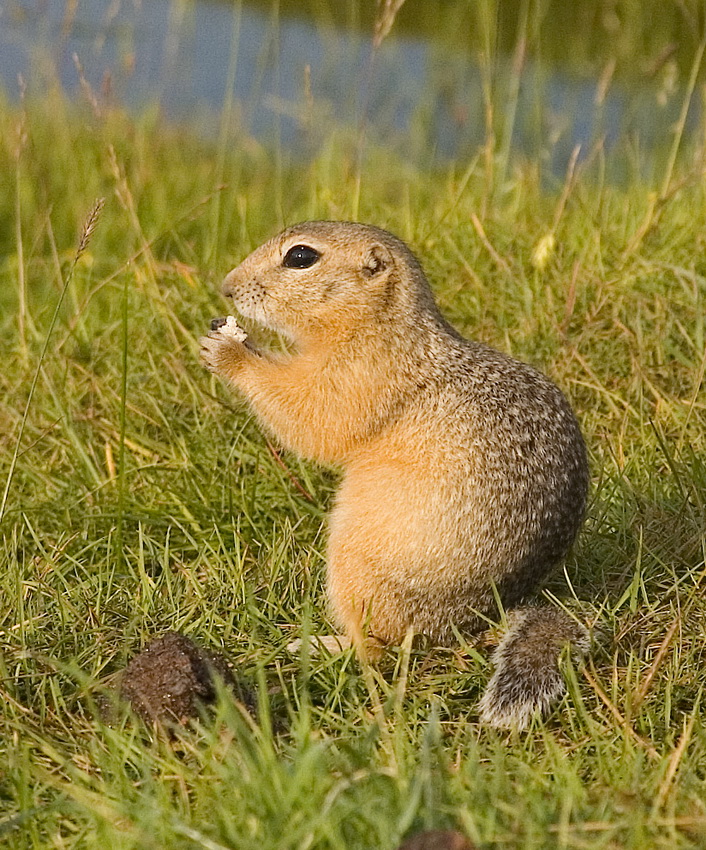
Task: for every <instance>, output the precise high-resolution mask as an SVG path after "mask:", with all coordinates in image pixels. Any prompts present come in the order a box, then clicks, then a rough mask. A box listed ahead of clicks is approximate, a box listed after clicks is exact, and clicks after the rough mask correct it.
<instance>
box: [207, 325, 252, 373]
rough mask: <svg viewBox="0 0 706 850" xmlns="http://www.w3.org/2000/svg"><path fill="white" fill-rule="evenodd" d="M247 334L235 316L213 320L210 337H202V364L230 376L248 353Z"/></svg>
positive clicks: (213, 370) (210, 369)
mask: <svg viewBox="0 0 706 850" xmlns="http://www.w3.org/2000/svg"><path fill="white" fill-rule="evenodd" d="M247 338H248V337H247V334H246V333H245V331H244V330H243V329H242V328H241V327H240V326H239V325H238V323H237V322H236V320H235V319H234V318H233V316H228V317H227V318H225V319H213V321H212V322H211V330H210V332H209V334H208V336H202V337H201V339H200V340H199V344H200V345H201V362H202V363H203V365H204V366H205V367H206V368H207V369H208V370H209V371H211V372H216V373H220V374H226V375H227V374H228V373H229V372H231V371H232V370H233V367H234V366H235V365H237V364H238V363H239V362H240V361H241V360H243V359H244V358H245V356H246V355H247V352H248V347H247V345H246V342H245V341H246V340H247Z"/></svg>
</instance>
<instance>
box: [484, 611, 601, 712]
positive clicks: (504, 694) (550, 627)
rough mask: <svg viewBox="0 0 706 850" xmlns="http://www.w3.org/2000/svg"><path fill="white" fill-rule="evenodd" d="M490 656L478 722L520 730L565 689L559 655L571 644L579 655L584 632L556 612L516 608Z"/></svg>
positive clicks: (583, 646)
mask: <svg viewBox="0 0 706 850" xmlns="http://www.w3.org/2000/svg"><path fill="white" fill-rule="evenodd" d="M510 616H511V619H510V627H509V629H508V631H507V633H506V634H505V636H504V637H503V639H502V640H501V641H500V644H499V646H498V648H497V649H496V650H495V653H494V655H493V661H494V663H495V672H494V673H493V676H492V678H491V680H490V682H489V683H488V687H487V688H486V691H485V693H484V694H483V697H482V698H481V701H480V704H479V709H480V719H481V722H482V723H486V724H488V725H490V726H498V727H501V728H504V729H524V727H525V726H527V724H528V723H529V722H530V720H531V719H532V717H533V716H534V714H535V713H537V712H540V713H544V712H546V711H547V710H548V709H549V708H550V707H551V706H552V705H553V704H554V703H555V702H556V701H557V700H559V699H560V698H561V697H562V696H563V694H564V691H565V688H566V686H565V684H564V677H563V676H562V674H561V670H560V669H559V661H560V658H561V651H562V649H563V647H564V646H566V645H567V644H569V645H570V646H571V649H572V652H575V653H577V654H583V653H584V652H586V651H587V650H588V647H589V636H588V631H587V630H586V629H585V628H584V627H583V626H581V625H579V624H578V623H577V622H575V621H574V620H572V619H571V618H570V617H569V616H568V615H567V614H565V613H564V612H563V611H561V610H559V609H558V608H548V607H541V608H540V607H536V608H519V609H517V610H516V611H513V612H511V615H510Z"/></svg>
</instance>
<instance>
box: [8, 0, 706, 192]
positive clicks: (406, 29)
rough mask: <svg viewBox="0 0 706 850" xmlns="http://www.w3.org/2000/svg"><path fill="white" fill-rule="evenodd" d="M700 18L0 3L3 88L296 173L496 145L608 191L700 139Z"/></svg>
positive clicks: (635, 9)
mask: <svg viewBox="0 0 706 850" xmlns="http://www.w3.org/2000/svg"><path fill="white" fill-rule="evenodd" d="M704 8H705V7H704V4H703V2H701V0H698V2H694V0H641V1H639V0H582V2H580V3H570V2H566V0H544V1H543V2H542V0H532V1H531V2H530V0H503V1H502V2H499V0H479V1H478V2H468V0H407V2H404V3H402V4H400V3H399V2H395V0H387V2H380V3H375V2H373V0H366V1H365V2H361V0H244V1H243V2H236V3H233V2H226V0H222V2H218V1H217V0H0V82H1V85H2V88H3V89H4V92H5V95H6V97H8V98H10V99H13V100H16V99H18V98H19V97H21V96H22V93H23V92H24V96H25V97H29V98H36V97H39V96H41V95H44V94H46V93H47V92H51V91H57V92H58V91H61V92H64V93H67V94H68V95H69V96H70V97H71V98H73V99H75V100H77V101H83V102H84V103H85V104H86V105H87V106H88V107H91V106H92V108H93V109H98V108H103V109H105V108H106V107H121V108H123V107H124V108H127V109H129V110H131V111H143V110H155V111H157V112H158V114H159V115H160V116H164V117H166V118H168V119H169V120H170V121H172V122H178V123H180V124H183V125H188V126H189V128H190V129H193V130H196V131H197V132H198V133H200V134H203V135H204V136H205V137H206V138H209V137H215V136H217V135H218V134H219V133H227V134H228V137H229V138H230V139H231V140H232V143H233V144H241V145H256V146H263V147H264V148H267V149H277V150H279V151H281V152H282V154H283V155H284V156H286V157H291V158H293V159H297V158H302V157H307V158H310V157H313V156H316V155H318V154H319V153H320V151H321V149H322V146H325V145H326V144H327V143H328V142H329V141H330V139H331V138H332V136H333V135H336V134H337V135H338V136H339V137H346V136H347V135H348V136H349V137H350V139H351V142H352V144H353V145H356V144H357V145H360V141H361V138H362V136H364V137H365V140H366V144H370V145H380V146H384V147H385V149H387V150H389V151H391V152H393V153H396V154H399V155H401V156H403V157H405V158H408V159H409V160H410V161H411V162H413V163H414V164H415V165H416V166H417V167H421V168H428V167H430V166H431V167H433V166H436V165H439V164H442V165H443V164H444V163H446V162H448V161H449V160H453V159H462V158H469V157H473V156H474V155H476V154H477V153H478V152H479V150H480V149H481V147H482V146H483V145H488V144H492V147H493V149H494V150H495V151H496V152H497V153H498V154H499V155H500V167H501V169H502V167H503V166H505V167H506V166H507V164H508V162H509V161H510V160H511V159H513V158H517V159H518V160H520V161H521V160H531V161H532V162H534V163H536V165H537V167H539V168H541V169H542V177H543V179H544V180H547V181H550V182H551V181H552V180H553V179H558V180H560V179H563V175H564V173H565V171H566V168H567V166H568V164H569V163H570V161H571V159H572V157H576V156H578V157H579V158H580V159H583V158H588V157H590V156H591V155H592V152H593V154H595V152H596V151H598V150H600V152H601V155H603V154H606V153H607V154H609V158H608V168H609V173H610V176H611V178H612V179H614V180H618V181H620V180H625V179H626V178H627V177H628V176H629V177H630V178H631V179H632V178H634V177H637V176H639V177H640V178H642V179H649V178H650V174H651V173H652V171H653V170H654V169H655V167H656V158H658V157H659V155H660V153H661V152H664V150H666V148H667V147H668V145H669V143H670V141H671V138H672V131H673V129H674V126H675V125H676V124H677V123H678V122H679V121H680V118H682V119H683V121H684V124H683V132H684V139H688V138H689V137H691V138H693V137H694V136H695V134H699V138H700V137H701V136H703V110H702V101H703V75H701V74H700V73H699V65H700V58H701V56H700V51H701V49H702V48H701V47H700V42H701V38H702V36H701V33H703V30H704V15H705V12H704ZM689 95H690V96H689ZM686 96H689V108H688V110H687V111H686V112H685V114H684V115H682V114H681V113H682V108H683V107H684V103H685V97H686ZM579 148H580V149H579ZM635 172H637V173H635Z"/></svg>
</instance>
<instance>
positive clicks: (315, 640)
mask: <svg viewBox="0 0 706 850" xmlns="http://www.w3.org/2000/svg"><path fill="white" fill-rule="evenodd" d="M303 643H304V641H303V640H302V639H301V638H297V639H296V640H293V641H290V642H289V643H288V644H287V652H291V653H297V652H301V648H302V645H303ZM351 645H352V641H351V639H350V638H349V637H347V636H346V635H318V636H315V637H310V638H309V655H311V656H312V657H313V658H316V657H318V656H320V655H321V654H322V650H323V651H324V652H326V653H328V654H329V655H338V654H339V653H341V652H345V651H346V650H347V649H350V647H351Z"/></svg>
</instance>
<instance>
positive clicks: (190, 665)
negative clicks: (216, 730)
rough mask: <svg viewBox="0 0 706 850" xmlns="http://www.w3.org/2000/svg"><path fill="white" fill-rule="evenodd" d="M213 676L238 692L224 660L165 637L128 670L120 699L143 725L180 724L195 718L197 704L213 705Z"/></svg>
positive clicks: (181, 639)
mask: <svg viewBox="0 0 706 850" xmlns="http://www.w3.org/2000/svg"><path fill="white" fill-rule="evenodd" d="M214 674H215V675H216V676H220V677H221V678H222V679H223V681H224V682H225V683H226V684H227V685H230V686H231V687H236V682H235V679H234V678H233V674H232V673H231V671H230V669H229V667H228V664H227V662H226V660H225V658H224V657H223V656H222V655H217V654H214V653H210V652H207V651H206V650H205V649H202V648H201V647H199V646H197V645H196V644H195V643H194V642H193V641H192V640H190V639H189V638H188V637H186V636H185V635H182V634H179V633H178V632H167V633H166V634H164V635H162V637H158V638H154V639H153V640H151V641H150V642H149V643H148V644H147V646H146V647H145V648H144V649H143V650H142V652H140V653H139V655H136V656H135V657H134V658H133V659H132V661H130V663H129V664H128V665H127V667H126V668H125V670H124V671H123V673H122V676H121V680H120V697H121V699H123V700H125V701H127V702H129V703H130V705H131V706H132V708H133V710H134V711H135V713H136V714H138V715H139V716H140V717H142V719H143V720H145V722H147V723H166V724H170V723H171V724H173V723H181V724H184V723H186V722H187V721H188V720H189V718H192V717H196V716H197V715H198V705H199V704H200V703H201V704H204V703H206V704H208V703H211V702H213V701H214V700H215V698H216V686H215V682H214ZM245 701H246V702H248V699H247V698H246V700H245Z"/></svg>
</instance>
